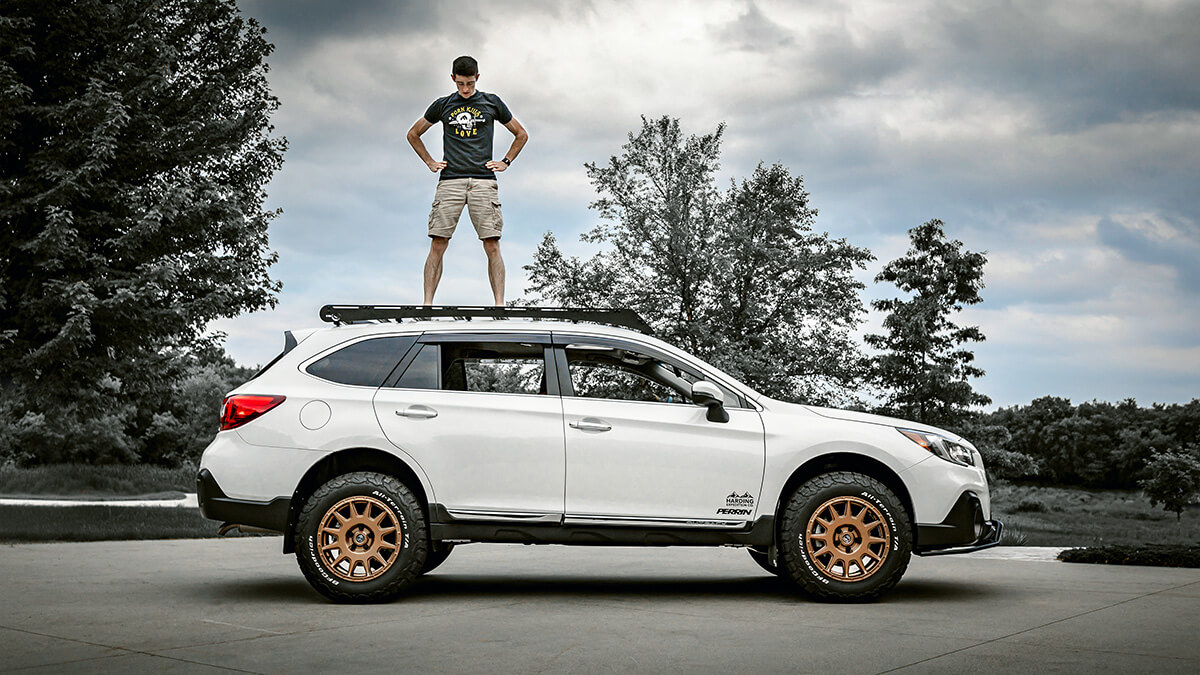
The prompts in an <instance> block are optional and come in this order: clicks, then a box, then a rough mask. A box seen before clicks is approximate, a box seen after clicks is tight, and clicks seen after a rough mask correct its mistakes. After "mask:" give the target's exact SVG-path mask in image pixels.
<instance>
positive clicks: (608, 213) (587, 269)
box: [525, 117, 871, 403]
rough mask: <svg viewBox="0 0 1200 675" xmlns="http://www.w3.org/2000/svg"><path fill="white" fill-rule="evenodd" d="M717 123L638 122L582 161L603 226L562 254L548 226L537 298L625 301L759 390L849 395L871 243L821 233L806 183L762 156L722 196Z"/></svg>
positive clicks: (534, 276)
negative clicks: (617, 144)
mask: <svg viewBox="0 0 1200 675" xmlns="http://www.w3.org/2000/svg"><path fill="white" fill-rule="evenodd" d="M723 132H724V126H723V125H721V126H718V127H717V129H716V130H715V131H714V132H713V133H710V134H703V135H699V136H696V135H690V136H685V135H684V134H683V132H682V131H681V130H680V126H679V120H677V119H672V118H669V117H663V118H660V119H657V120H647V119H645V118H643V119H642V127H641V129H640V130H639V131H638V132H637V133H631V134H629V142H628V143H626V144H625V145H624V146H623V148H622V153H621V154H620V155H619V156H613V157H611V158H610V159H609V162H608V164H607V165H605V166H600V165H597V164H587V165H586V168H587V172H588V177H589V178H591V180H592V184H593V185H594V186H595V187H596V190H597V192H598V193H599V194H600V198H599V199H598V200H597V201H596V202H595V203H593V204H592V208H594V209H596V210H597V211H599V213H600V216H601V218H602V219H603V222H602V223H601V224H599V225H597V226H596V228H595V229H593V230H592V231H591V232H589V233H588V234H586V235H584V237H583V239H584V241H587V242H591V243H595V244H601V245H605V246H606V248H604V249H603V250H601V251H599V252H597V253H595V254H594V255H593V256H592V257H590V258H587V259H585V260H580V259H578V258H574V257H570V258H568V257H566V256H564V255H563V254H562V252H561V251H560V250H559V248H558V244H557V241H556V240H555V239H554V237H553V235H551V234H549V233H548V234H547V235H546V237H545V238H544V239H543V241H542V243H541V245H540V246H539V248H538V250H537V252H536V254H535V256H534V262H533V264H532V265H529V266H527V267H526V268H525V269H526V270H527V271H528V272H529V280H530V286H529V288H528V289H526V292H530V293H535V294H536V299H537V300H542V301H547V302H550V303H554V304H562V305H577V306H579V305H582V306H592V307H608V306H622V307H631V308H633V309H635V310H637V311H638V313H639V314H641V315H642V316H643V317H645V318H646V319H647V320H648V321H649V322H650V323H651V324H652V326H653V327H654V329H655V332H656V334H658V335H660V336H661V337H663V338H664V339H666V340H668V341H670V342H673V343H675V344H678V345H680V346H682V347H684V348H686V349H689V350H690V351H692V352H694V353H696V354H697V355H699V356H701V357H703V358H706V359H708V360H710V361H712V362H713V363H715V364H716V365H718V366H720V367H722V368H725V369H727V370H729V371H730V372H732V373H733V374H735V375H737V376H739V377H741V378H743V379H744V380H745V381H746V382H747V383H748V384H750V385H751V386H754V387H756V388H758V389H759V390H761V391H763V393H766V394H769V395H772V396H778V397H782V398H786V399H799V400H805V401H807V402H811V403H843V402H847V401H850V400H854V399H855V397H856V390H857V385H858V384H859V382H860V380H861V377H862V375H863V373H864V372H865V371H864V359H863V357H862V356H861V352H860V351H859V350H858V349H857V345H856V344H855V343H854V341H853V340H851V339H850V337H849V336H850V333H851V331H852V330H853V329H854V328H855V327H856V326H857V325H858V323H859V322H860V321H861V319H862V315H863V314H864V313H865V310H864V308H863V305H862V301H861V299H860V298H859V297H858V292H859V290H861V288H862V284H861V283H859V282H858V281H857V280H855V279H854V278H853V273H854V271H855V270H856V269H862V268H864V266H865V262H866V261H867V260H870V259H871V254H870V252H869V251H867V250H866V249H862V248H857V247H854V246H851V245H850V244H848V243H847V242H846V241H845V240H844V239H834V238H832V237H830V236H829V235H828V234H827V233H818V232H815V231H814V229H813V227H814V224H815V219H816V215H817V213H816V210H815V209H813V208H811V206H810V204H809V195H808V193H807V191H806V190H805V189H804V183H803V180H802V179H801V178H800V177H799V176H792V175H791V174H790V172H789V171H788V170H787V168H786V167H783V166H781V165H778V164H776V165H773V166H770V167H767V166H762V165H760V166H759V167H758V168H756V169H755V171H754V174H753V175H752V176H751V177H749V178H748V179H745V180H743V181H742V182H741V183H736V182H735V183H733V184H732V185H731V186H730V187H729V189H728V190H727V191H726V192H724V193H722V192H721V191H720V190H718V189H717V187H716V179H715V175H714V174H715V171H716V169H717V166H718V161H719V158H720V141H721V136H722V134H723Z"/></svg>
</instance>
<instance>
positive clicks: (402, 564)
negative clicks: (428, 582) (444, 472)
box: [295, 471, 429, 603]
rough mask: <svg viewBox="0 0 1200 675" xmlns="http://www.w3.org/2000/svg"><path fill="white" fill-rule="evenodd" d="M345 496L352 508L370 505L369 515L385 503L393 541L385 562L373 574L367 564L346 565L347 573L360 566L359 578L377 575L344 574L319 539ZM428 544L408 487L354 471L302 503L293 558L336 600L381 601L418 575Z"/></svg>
mask: <svg viewBox="0 0 1200 675" xmlns="http://www.w3.org/2000/svg"><path fill="white" fill-rule="evenodd" d="M347 500H350V502H349V503H351V504H358V505H360V506H351V508H352V509H353V508H361V505H363V504H374V506H371V507H370V508H369V509H367V510H368V511H369V512H370V513H382V508H381V507H386V510H387V511H388V512H389V513H390V517H391V518H392V520H393V521H394V523H395V530H396V531H395V533H394V535H392V534H391V533H388V535H387V537H388V538H389V539H394V541H392V542H390V543H391V544H392V545H393V548H394V551H393V553H392V557H387V561H390V562H389V563H388V564H387V565H386V567H384V568H383V570H382V571H376V572H373V571H372V570H371V568H370V563H368V564H366V565H364V566H360V567H356V566H355V563H354V562H350V563H349V569H350V574H351V576H353V574H354V572H355V571H356V570H359V569H362V570H364V576H369V575H371V574H372V573H374V574H376V576H374V577H372V578H369V579H367V580H363V581H355V580H351V579H347V578H345V576H344V575H346V573H347V572H346V570H345V569H341V570H340V571H338V570H335V569H333V568H332V566H331V565H330V564H329V563H328V561H327V560H326V558H325V556H324V555H323V554H322V552H321V545H320V543H319V542H320V541H321V533H320V531H321V528H322V523H323V522H326V521H328V522H333V521H332V520H329V519H330V518H334V516H333V515H332V511H331V510H332V509H334V508H335V507H337V506H338V505H339V504H342V503H346V502H347ZM343 512H344V513H346V511H343ZM354 513H357V512H354ZM378 517H379V518H380V519H381V521H382V522H383V523H384V524H386V523H387V522H388V516H378ZM380 531H382V530H377V531H376V532H380ZM326 532H328V531H326ZM373 534H375V533H373ZM375 536H379V535H378V534H375ZM428 542H429V534H428V528H427V527H426V524H425V516H424V514H423V512H422V510H421V504H420V502H419V501H418V500H417V498H416V496H414V495H413V493H412V490H410V489H408V487H407V486H405V485H404V484H403V483H401V482H400V481H398V480H396V479H395V478H393V477H391V476H386V475H383V474H379V473H371V472H366V471H357V472H354V473H348V474H345V475H342V476H338V477H337V478H334V479H332V480H330V481H329V482H327V483H325V484H324V485H322V486H321V487H319V488H317V490H316V492H314V493H313V494H312V495H311V496H309V497H308V499H306V500H305V501H304V507H303V509H302V510H301V511H300V517H299V519H298V521H297V524H296V534H295V544H296V561H297V562H298V563H299V565H300V571H302V572H303V573H304V578H306V579H308V583H310V584H312V586H313V588H315V589H316V590H317V591H318V592H320V593H321V594H322V595H324V596H325V597H327V598H329V599H331V600H334V601H335V602H347V603H367V602H386V601H388V600H392V599H394V598H395V597H396V596H398V595H400V593H402V592H403V591H404V589H405V588H407V587H408V586H409V585H410V584H412V583H413V581H415V580H416V578H417V577H418V576H420V574H421V573H422V570H423V569H424V567H425V559H426V555H427V552H428ZM381 555H382V556H384V557H386V553H382V552H381ZM381 567H382V566H381Z"/></svg>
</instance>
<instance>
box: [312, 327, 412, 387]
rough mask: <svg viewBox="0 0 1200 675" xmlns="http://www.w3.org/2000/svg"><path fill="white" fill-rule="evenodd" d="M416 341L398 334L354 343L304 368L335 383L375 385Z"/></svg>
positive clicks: (361, 385)
mask: <svg viewBox="0 0 1200 675" xmlns="http://www.w3.org/2000/svg"><path fill="white" fill-rule="evenodd" d="M416 341H417V336H415V335H401V336H393V337H380V338H371V339H369V340H363V341H362V342H355V343H354V344H352V345H349V346H347V347H343V348H341V349H339V350H337V351H336V352H334V353H332V354H330V355H328V356H326V357H324V358H322V359H321V360H319V361H315V362H313V363H311V364H309V366H308V367H307V368H305V371H306V372H308V374H309V375H313V376H315V377H319V378H321V379H322V380H329V381H330V382H337V383H338V384H351V385H356V386H360V387H378V386H380V385H382V384H383V381H384V379H385V378H386V377H387V376H388V374H389V373H391V372H392V369H393V368H395V367H396V364H397V363H399V362H400V359H402V358H404V355H405V354H406V353H407V352H408V350H409V349H410V348H412V346H413V344H414V343H415V342H416Z"/></svg>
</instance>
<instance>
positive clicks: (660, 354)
mask: <svg viewBox="0 0 1200 675" xmlns="http://www.w3.org/2000/svg"><path fill="white" fill-rule="evenodd" d="M553 339H554V353H555V361H556V362H557V363H558V364H559V367H558V377H559V389H560V390H561V391H562V392H563V396H570V397H572V398H577V397H576V396H575V385H574V383H573V382H571V374H570V372H569V371H568V370H567V347H568V346H570V345H572V344H576V343H587V344H594V345H596V346H598V347H613V348H616V349H630V350H633V351H637V352H640V353H643V354H646V355H647V356H650V357H653V358H655V359H658V360H660V361H662V362H664V363H666V364H668V365H671V366H674V367H676V368H680V369H682V370H689V371H693V372H696V373H699V374H700V376H701V379H703V380H707V381H709V382H713V383H715V384H719V385H720V386H722V387H724V388H725V389H728V390H729V391H730V392H732V393H733V395H734V396H736V397H737V398H738V407H737V408H735V410H755V411H756V410H757V408H755V407H754V405H753V403H751V402H750V399H749V397H748V396H746V395H745V394H744V393H743V392H742V391H741V389H739V388H738V387H734V386H731V385H730V384H729V383H728V382H726V381H725V380H724V379H722V378H719V377H714V376H713V375H712V373H709V372H708V371H706V370H704V369H703V368H701V367H699V366H697V365H696V364H694V363H690V362H687V361H683V360H682V359H680V358H679V357H677V356H675V355H674V354H668V353H666V352H664V351H663V350H661V349H659V348H657V347H655V346H653V345H648V344H645V343H642V342H637V341H635V340H629V339H626V338H614V337H608V336H601V335H579V334H572V333H554V334H553ZM578 398H584V397H578ZM595 400H604V401H612V400H621V399H595ZM628 402H629V403H656V402H655V401H628ZM662 405H678V404H677V403H668V404H662Z"/></svg>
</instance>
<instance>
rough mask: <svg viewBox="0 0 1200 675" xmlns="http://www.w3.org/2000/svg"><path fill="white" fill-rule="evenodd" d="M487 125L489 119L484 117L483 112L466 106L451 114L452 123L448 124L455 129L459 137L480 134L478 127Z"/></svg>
mask: <svg viewBox="0 0 1200 675" xmlns="http://www.w3.org/2000/svg"><path fill="white" fill-rule="evenodd" d="M486 123H487V118H486V117H484V116H483V111H481V110H479V109H477V108H472V107H471V106H467V105H464V106H462V107H460V108H457V109H455V110H453V111H451V113H450V121H449V122H447V124H449V125H450V126H452V127H455V129H454V134H455V135H456V136H459V137H466V136H474V135H476V134H477V133H478V129H476V128H475V127H476V125H482V124H486Z"/></svg>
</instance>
